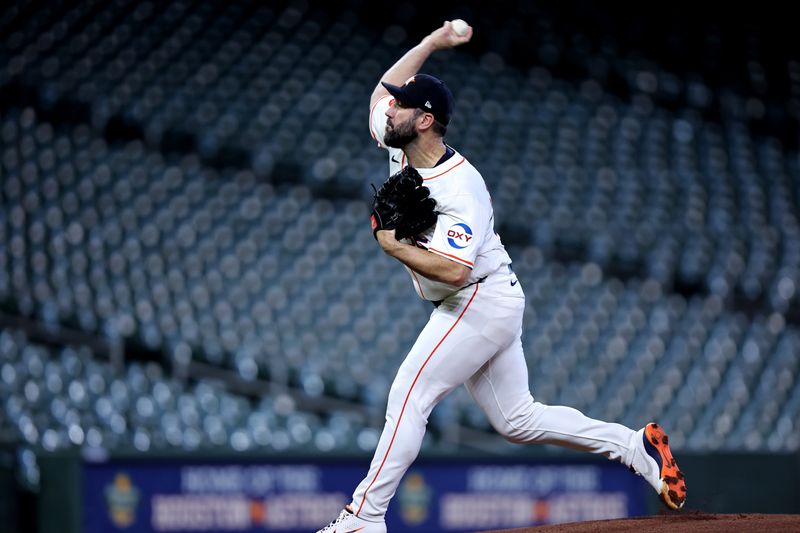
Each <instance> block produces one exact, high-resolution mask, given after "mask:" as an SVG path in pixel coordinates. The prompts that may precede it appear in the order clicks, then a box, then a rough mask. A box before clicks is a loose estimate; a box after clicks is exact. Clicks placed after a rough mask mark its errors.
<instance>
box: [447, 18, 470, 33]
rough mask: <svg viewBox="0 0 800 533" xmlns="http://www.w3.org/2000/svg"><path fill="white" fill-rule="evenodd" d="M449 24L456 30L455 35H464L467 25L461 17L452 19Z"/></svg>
mask: <svg viewBox="0 0 800 533" xmlns="http://www.w3.org/2000/svg"><path fill="white" fill-rule="evenodd" d="M450 26H451V27H452V28H453V31H454V32H456V35H466V34H467V29H469V25H468V24H467V23H466V22H464V21H463V20H461V19H456V20H454V21H453V22H451V23H450Z"/></svg>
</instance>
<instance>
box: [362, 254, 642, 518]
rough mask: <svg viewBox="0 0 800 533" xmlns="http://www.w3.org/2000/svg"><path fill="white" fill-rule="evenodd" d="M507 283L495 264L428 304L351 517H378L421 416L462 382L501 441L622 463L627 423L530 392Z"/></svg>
mask: <svg viewBox="0 0 800 533" xmlns="http://www.w3.org/2000/svg"><path fill="white" fill-rule="evenodd" d="M515 281H516V277H515V276H513V274H509V273H506V272H505V270H504V269H503V270H502V272H498V273H494V274H492V275H490V276H489V277H488V278H487V279H486V280H485V281H484V282H483V283H479V284H476V285H472V286H469V287H466V288H464V289H462V290H461V291H459V292H457V293H456V294H454V295H452V296H450V297H449V298H447V299H446V300H444V301H443V302H442V303H441V305H439V307H437V308H436V309H435V310H434V311H433V313H432V314H431V317H430V320H429V321H428V323H427V324H426V326H425V328H424V329H423V330H422V332H421V333H420V335H419V337H418V338H417V341H416V342H415V343H414V346H413V347H412V348H411V351H410V352H409V353H408V355H407V356H406V358H405V360H404V361H403V363H402V365H400V369H399V370H398V372H397V376H396V377H395V379H394V382H393V383H392V388H391V390H390V392H389V400H388V405H387V408H386V424H385V425H384V428H383V433H382V434H381V438H380V440H379V441H378V446H377V449H376V450H375V455H374V457H373V459H372V463H371V464H370V468H369V473H368V474H367V477H365V478H364V480H363V481H362V482H361V483H360V484H359V485H358V487H357V488H356V490H355V492H354V493H353V501H352V503H351V505H352V509H353V512H354V513H355V514H356V515H357V516H359V517H361V518H364V519H366V520H375V521H379V520H382V519H383V516H384V515H385V514H386V510H387V508H388V506H389V500H391V498H392V496H394V493H395V491H396V490H397V486H398V485H399V483H400V480H401V478H402V477H403V475H404V474H405V472H406V470H407V469H408V468H409V467H410V466H411V464H412V463H413V462H414V460H415V459H416V457H417V454H418V453H419V450H420V446H421V445H422V438H423V436H424V434H425V426H426V425H427V423H428V415H429V414H430V413H431V410H433V407H434V406H435V405H436V404H437V403H438V402H439V401H440V400H441V399H442V398H444V397H445V396H446V395H447V394H448V393H449V392H450V391H452V390H453V389H455V388H456V387H458V386H459V385H461V384H462V383H463V384H466V386H467V389H468V390H469V392H470V394H471V395H472V397H473V398H474V399H475V401H476V402H477V403H478V405H480V406H481V408H482V409H483V411H484V412H485V413H486V415H487V416H488V418H489V421H490V422H491V424H492V426H493V427H494V428H495V429H496V430H497V431H498V432H499V433H500V434H501V435H503V436H504V437H505V438H506V439H508V440H509V441H512V442H517V443H543V444H557V445H559V446H565V447H568V448H572V449H575V450H582V451H586V452H591V453H597V454H602V455H604V456H605V457H607V458H608V459H612V460H617V461H620V462H622V463H623V464H625V465H626V466H630V464H631V461H632V460H633V455H634V451H633V448H634V442H635V439H634V437H635V435H636V433H635V432H634V431H633V430H631V429H629V428H627V427H625V426H622V425H620V424H613V423H607V422H602V421H599V420H594V419H591V418H588V417H587V416H585V415H583V414H582V413H580V412H579V411H577V410H575V409H572V408H570V407H561V406H548V405H544V404H541V403H539V402H535V401H534V400H533V396H531V393H530V390H529V385H528V367H527V364H526V363H525V356H524V353H523V351H522V341H521V333H522V315H523V311H524V308H525V296H524V294H523V292H522V289H521V288H520V286H519V284H518V283H515V284H514V285H512V284H511V283H512V282H515Z"/></svg>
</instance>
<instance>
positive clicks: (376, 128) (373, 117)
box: [369, 94, 392, 148]
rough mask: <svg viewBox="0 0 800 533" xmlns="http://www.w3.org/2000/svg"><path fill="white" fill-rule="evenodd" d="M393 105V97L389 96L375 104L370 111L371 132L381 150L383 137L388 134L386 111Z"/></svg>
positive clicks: (383, 146)
mask: <svg viewBox="0 0 800 533" xmlns="http://www.w3.org/2000/svg"><path fill="white" fill-rule="evenodd" d="M391 103H392V96H391V95H389V94H387V95H386V96H383V97H381V98H380V99H379V100H378V101H377V102H375V103H374V104H373V105H372V107H371V108H370V110H369V132H370V134H371V135H372V138H373V139H375V141H376V142H377V143H378V146H379V147H380V148H386V145H384V144H383V135H384V134H385V133H386V110H387V109H389V106H390V105H391Z"/></svg>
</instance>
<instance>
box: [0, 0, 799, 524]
mask: <svg viewBox="0 0 800 533" xmlns="http://www.w3.org/2000/svg"><path fill="white" fill-rule="evenodd" d="M456 17H460V18H464V19H466V20H467V21H469V22H470V23H471V24H472V25H473V26H474V28H475V38H474V40H473V42H472V43H471V44H470V45H469V46H467V47H464V48H462V49H458V50H457V51H449V52H446V53H440V55H436V56H434V57H432V58H431V59H430V60H429V62H428V63H427V64H426V66H425V68H424V70H425V71H427V72H431V73H434V74H436V75H437V76H439V77H441V78H443V79H445V80H446V81H447V82H448V84H449V85H450V86H451V87H452V88H453V91H454V93H455V96H456V100H457V112H456V116H455V118H454V122H453V124H452V126H451V128H450V131H449V133H448V141H449V143H450V144H452V145H453V146H455V147H457V148H458V149H459V150H460V151H461V152H463V153H464V154H465V155H467V157H469V158H470V160H471V161H473V162H474V163H475V165H476V167H478V168H479V169H480V170H481V172H482V173H483V176H484V177H485V179H486V181H487V183H488V185H489V187H490V190H491V191H492V194H493V198H494V203H495V210H496V218H497V225H498V229H499V231H500V233H501V235H502V237H503V239H504V241H505V243H506V246H507V247H508V248H509V249H510V252H511V256H512V258H513V259H514V260H515V263H514V266H515V270H516V271H517V273H518V275H519V278H520V280H521V283H522V285H523V287H524V288H525V291H526V294H527V298H528V300H527V306H528V309H527V311H526V322H525V332H524V337H523V341H524V345H525V349H526V353H527V357H528V364H529V371H530V381H531V388H532V391H533V393H534V396H535V397H536V398H537V399H538V400H540V401H543V402H546V403H555V404H567V405H571V406H574V407H576V408H578V409H581V410H582V411H584V412H586V413H587V414H588V415H590V416H594V417H598V418H602V419H609V420H616V421H619V422H621V423H624V424H626V425H628V426H631V427H641V426H642V425H643V424H644V423H646V422H648V421H650V420H658V421H660V422H661V423H662V424H663V425H665V426H666V427H667V428H668V430H669V432H670V437H671V439H672V440H671V443H672V445H673V447H674V449H675V450H676V453H677V454H678V457H679V458H680V457H682V456H683V457H686V458H687V459H686V461H687V462H688V463H689V465H691V466H694V472H693V469H692V468H690V467H689V466H687V467H685V468H684V470H686V471H687V476H688V480H689V481H688V486H689V491H690V493H689V505H690V506H692V505H694V506H696V507H697V508H704V506H705V509H706V510H716V511H728V512H730V511H758V510H767V511H770V510H772V511H783V512H800V488H799V487H798V481H797V480H798V479H799V478H800V476H799V475H798V474H800V455H798V451H799V450H800V379H799V378H798V373H800V157H798V147H799V145H798V124H799V121H800V53H798V41H797V39H794V38H793V37H792V35H793V33H792V30H790V20H788V19H787V18H785V17H781V16H780V15H779V14H776V13H774V12H773V11H771V10H770V12H769V13H767V12H766V9H765V10H764V12H761V11H759V6H757V5H755V4H751V5H748V6H746V7H742V8H737V9H731V8H726V10H725V11H724V12H720V11H717V10H716V9H713V8H711V7H706V8H703V7H702V6H697V5H693V4H692V3H689V2H678V3H670V4H659V5H657V6H639V5H632V4H631V5H629V4H624V3H623V4H615V5H614V6H612V7H609V6H605V5H600V3H597V4H593V3H590V2H578V1H575V2H566V3H553V2H544V3H537V4H535V5H534V4H528V3H526V2H508V1H505V0H503V1H500V2H492V3H491V5H486V4H485V3H480V4H479V3H477V2H472V3H458V4H456V3H452V2H451V3H441V4H439V3H437V4H435V5H433V4H429V5H424V6H423V5H418V4H413V3H400V4H396V5H385V4H382V3H369V2H363V1H360V0H352V1H348V2H325V3H315V2H307V1H299V2H296V1H292V2H286V1H279V2H263V3H261V2H246V1H241V2H238V1H237V2H227V1H224V0H205V1H192V0H177V1H173V2H155V1H153V2H145V1H137V0H113V1H108V0H89V1H53V2H10V3H7V4H4V6H3V7H2V11H0V57H1V58H2V61H0V137H1V138H2V144H1V145H0V146H1V152H0V183H1V184H2V185H1V186H0V198H1V199H2V200H1V202H2V203H1V204H0V442H2V450H3V454H2V470H0V483H2V486H0V494H2V495H3V498H2V501H3V505H2V506H0V522H2V523H3V524H4V525H3V526H0V529H3V528H4V527H5V528H7V529H6V530H8V531H66V530H74V531H81V530H89V529H87V528H89V526H87V525H86V524H87V522H86V519H87V518H86V514H87V510H86V506H85V505H84V504H82V503H81V501H82V500H81V499H79V497H80V495H81V493H82V490H83V489H82V488H81V484H80V481H79V480H80V474H77V477H74V476H73V477H71V476H72V474H75V472H79V471H80V469H81V468H82V466H81V465H86V464H90V463H93V462H100V463H103V462H104V461H109V460H113V458H115V457H125V458H128V459H130V458H136V460H138V461H143V462H146V460H147V458H149V457H151V458H164V457H173V458H176V457H212V456H213V457H215V458H229V459H230V460H232V461H235V460H237V459H236V458H241V457H248V458H249V460H252V461H256V462H258V463H270V462H272V461H275V462H277V463H281V462H282V461H284V460H292V461H297V460H300V461H311V462H313V463H314V464H316V462H319V463H320V464H337V461H340V460H341V458H350V459H352V460H353V461H355V463H356V464H359V465H360V466H361V467H362V468H363V470H364V471H365V469H366V465H367V462H366V461H367V460H368V457H369V456H370V452H371V451H372V449H373V447H374V446H375V444H376V442H377V438H378V436H379V431H380V429H381V427H382V423H383V412H384V411H383V409H384V404H385V399H386V395H387V393H388V389H389V385H390V383H391V379H392V377H393V375H394V372H395V369H396V368H397V366H398V365H399V362H400V361H401V360H402V358H403V356H404V354H405V350H406V349H407V347H409V346H410V345H411V343H412V342H413V339H414V338H415V336H416V333H417V332H418V330H419V329H420V328H421V326H422V325H423V324H424V323H425V321H426V317H427V315H428V313H429V311H430V309H429V307H428V306H426V305H425V304H424V303H423V302H420V301H418V300H417V298H416V296H415V295H414V293H413V291H412V289H411V287H410V284H409V283H408V281H407V278H406V274H405V273H404V272H403V271H402V269H401V268H399V267H398V266H397V265H396V264H394V263H393V262H392V261H391V260H389V259H387V258H386V257H384V256H383V255H382V254H381V253H380V252H379V250H378V248H377V247H376V246H375V244H374V241H373V239H372V236H371V234H370V231H369V229H368V224H367V222H366V220H367V214H368V207H367V205H368V204H367V200H368V198H369V197H370V196H371V194H370V189H369V187H368V184H369V183H371V182H373V183H378V182H380V181H381V180H382V179H383V178H384V177H385V175H386V171H387V167H386V160H385V154H384V152H382V151H380V150H378V149H376V148H375V147H374V145H373V144H372V143H371V139H370V138H369V135H368V132H367V127H366V118H367V113H368V105H367V104H368V101H369V94H370V93H371V91H372V88H373V87H374V85H375V83H376V82H377V80H378V79H379V77H380V76H381V74H382V73H383V71H384V70H385V69H386V68H387V67H388V66H390V65H391V64H392V63H393V62H394V61H395V60H396V59H397V57H399V56H400V55H401V54H402V53H403V52H404V51H405V50H406V49H407V48H409V47H410V46H411V45H413V44H415V43H416V42H417V41H418V39H419V38H421V37H422V36H423V35H424V34H426V33H427V32H428V31H430V30H432V29H433V28H434V27H436V26H437V25H438V24H441V21H442V20H445V19H451V18H456ZM507 455H512V456H513V457H515V458H516V459H517V460H521V461H524V462H528V463H534V462H536V461H538V460H546V461H552V460H553V458H554V457H556V458H557V457H561V456H564V457H565V458H567V459H569V460H573V457H572V456H570V455H569V454H563V453H562V452H559V451H557V450H550V449H547V448H541V449H537V450H531V449H530V448H526V449H521V448H520V447H518V446H513V445H510V444H506V443H505V442H503V441H502V440H500V439H499V438H498V437H496V436H495V435H493V434H492V432H491V430H490V428H489V427H488V424H487V422H486V419H485V417H484V416H483V414H482V413H481V412H480V411H479V410H478V408H477V407H476V406H475V405H473V404H472V402H471V400H470V399H469V397H468V395H467V394H466V392H465V391H464V390H458V391H456V393H454V394H452V395H451V396H450V397H448V398H447V399H445V400H444V401H443V402H442V403H441V404H440V405H439V406H438V407H437V408H436V409H435V410H434V412H433V415H432V417H431V420H430V424H429V432H428V435H427V437H426V443H425V448H424V450H423V456H427V457H438V456H449V457H450V458H453V457H461V458H463V459H464V461H471V460H475V461H480V460H487V458H489V457H500V456H507ZM287 458H290V459H287ZM476 458H477V459H476ZM567 459H565V460H567ZM726 461H727V462H726ZM281 464H282V463H281ZM592 464H594V463H592ZM734 464H736V465H738V466H737V467H735V468H732V467H731V465H734ZM75 465H78V466H75ZM53 472H55V474H54V473H53ZM70 472H71V474H70ZM693 473H694V475H695V477H694V480H695V484H694V485H693V484H692V480H693V477H692V475H693ZM66 479H69V480H71V481H69V482H68V483H67V482H64V480H66ZM723 480H724V483H723ZM745 482H746V483H747V484H748V485H749V487H750V489H749V490H747V492H746V493H743V489H742V488H741V487H742V484H743V483H745ZM120 483H122V482H121V481H120ZM737 483H738V484H737ZM346 489H348V487H344V488H342V489H341V490H343V491H345V490H346ZM693 489H694V490H695V491H697V492H696V493H695V494H696V495H697V496H696V498H697V499H695V500H694V501H692V499H693V498H692V496H693V495H692V490H693ZM140 490H144V489H140ZM642 490H645V489H644V488H642ZM344 493H346V492H344ZM648 496H650V494H649V493H648ZM648 501H649V500H648ZM745 502H747V503H745ZM341 503H344V502H340V503H337V504H336V506H337V507H338V506H339V505H341ZM748 504H749V505H750V508H742V506H743V505H745V506H746V505H748ZM109 505H110V504H109ZM648 505H649V503H648ZM648 509H651V508H650V507H648ZM95 511H96V512H97V513H100V514H102V513H106V512H107V510H104V509H95ZM330 518H333V516H330ZM319 525H320V526H321V525H323V524H319ZM71 527H74V529H69V528H71ZM132 527H133V528H134V529H135V528H136V527H138V526H137V525H136V524H133V526H132ZM262 530H263V527H262ZM417 530H418V529H414V531H417ZM419 530H420V531H421V529H419Z"/></svg>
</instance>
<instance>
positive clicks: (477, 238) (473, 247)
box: [428, 195, 491, 269]
mask: <svg viewBox="0 0 800 533" xmlns="http://www.w3.org/2000/svg"><path fill="white" fill-rule="evenodd" d="M454 204H455V205H454V207H453V208H450V209H447V210H446V211H445V212H444V213H440V214H439V218H438V219H437V221H436V228H435V229H434V232H433V236H432V237H431V241H430V242H429V243H428V251H430V252H433V253H435V254H438V255H441V256H442V257H446V258H447V259H450V260H451V261H455V262H456V263H459V264H462V265H464V266H467V267H469V268H470V269H471V268H473V267H474V266H475V258H476V257H477V256H478V250H480V248H481V241H482V239H483V238H484V236H485V235H486V231H487V227H488V224H489V218H490V217H491V213H490V212H488V211H486V210H485V209H481V207H480V204H479V202H478V201H477V199H476V198H474V197H472V196H467V195H464V196H459V197H458V201H457V202H454Z"/></svg>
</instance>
